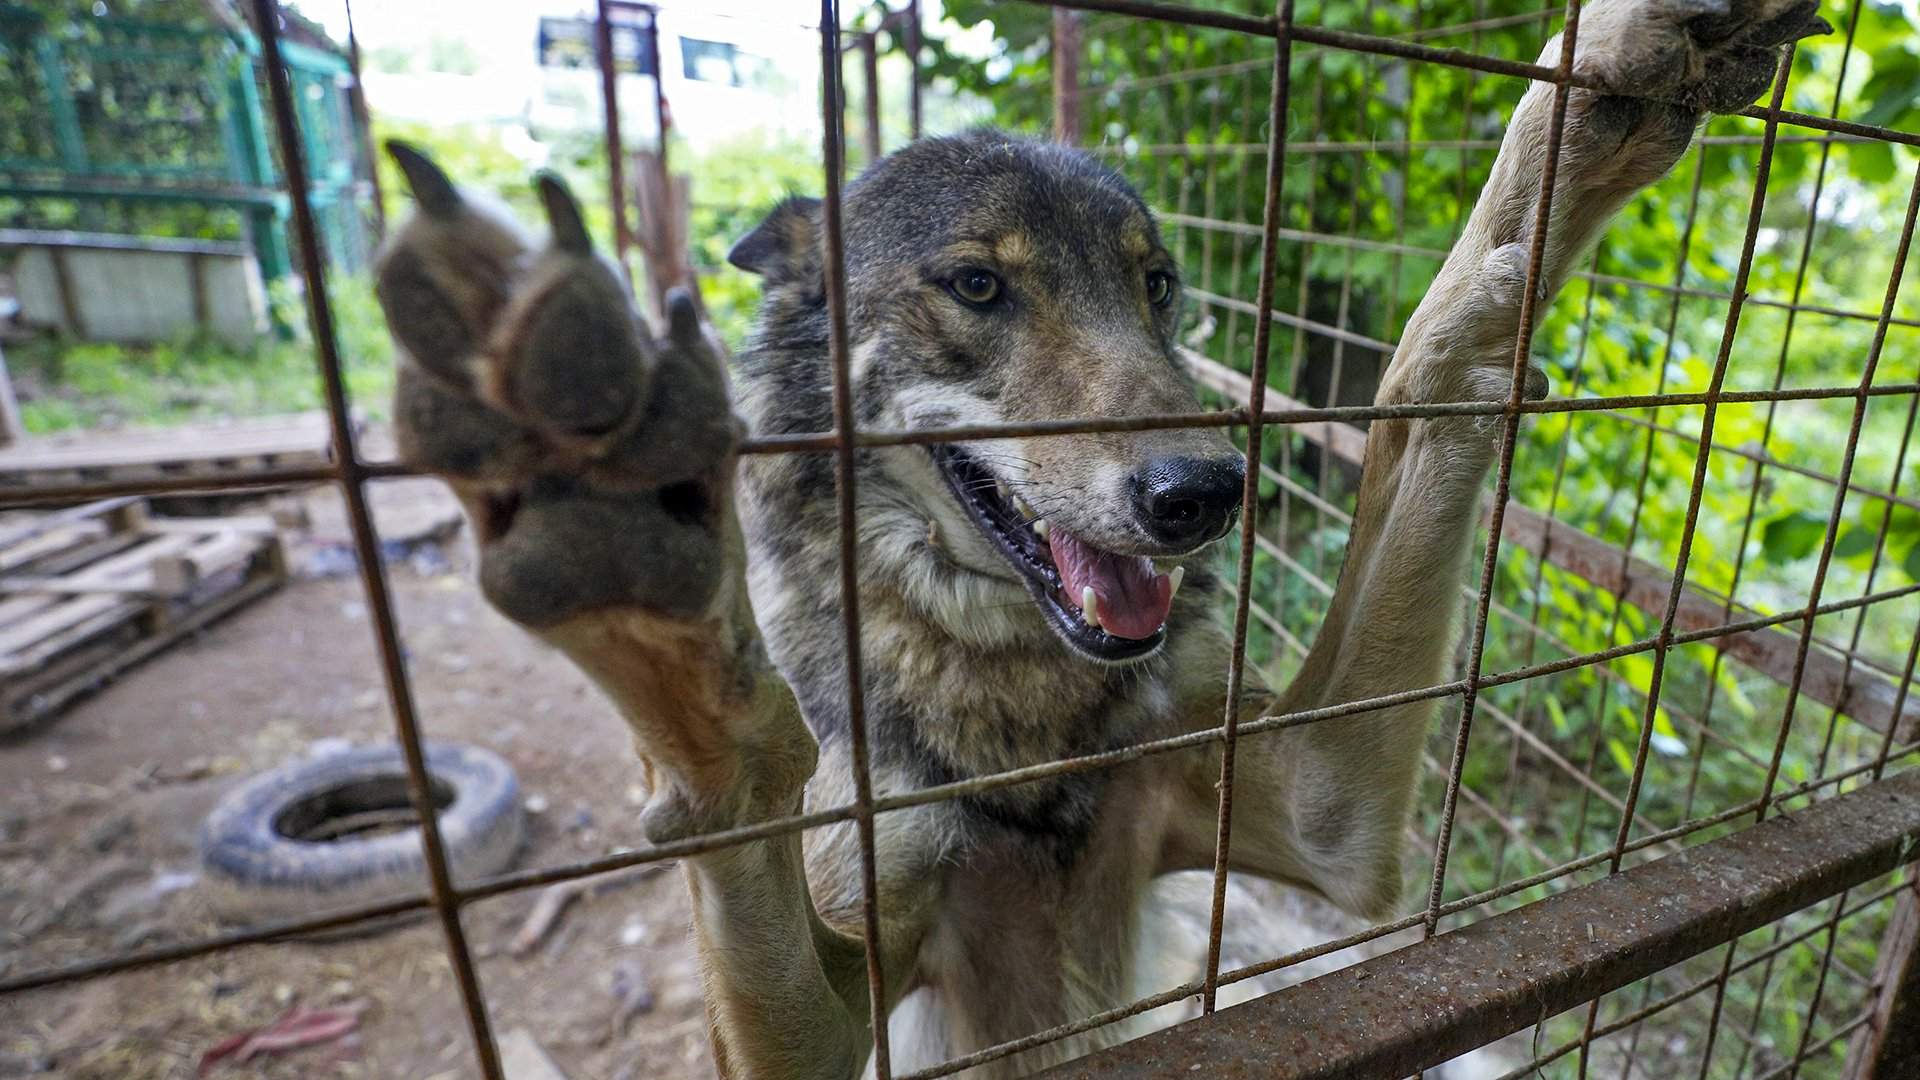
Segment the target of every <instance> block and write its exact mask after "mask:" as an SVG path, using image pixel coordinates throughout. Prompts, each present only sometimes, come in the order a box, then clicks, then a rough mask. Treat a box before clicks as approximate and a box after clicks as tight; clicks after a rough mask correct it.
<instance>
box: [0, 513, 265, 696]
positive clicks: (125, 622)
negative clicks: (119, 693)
mask: <svg viewBox="0 0 1920 1080" xmlns="http://www.w3.org/2000/svg"><path fill="white" fill-rule="evenodd" d="M286 578H287V566H286V557H285V552H284V549H283V548H282V547H281V544H280V535H279V526H278V525H277V523H276V522H275V521H274V520H273V519H272V518H269V517H265V516H261V517H226V518H160V517H154V516H152V515H150V514H149V513H148V512H147V504H146V502H145V501H144V500H141V499H131V498H128V499H107V500H104V501H101V502H96V503H90V504H88V505H86V506H80V507H74V508H72V509H69V510H61V511H58V512H55V513H24V512H23V513H16V514H7V515H0V732H6V731H11V730H13V729H16V728H20V727H23V726H25V725H28V724H31V723H33V722H35V721H38V720H41V719H43V718H45V717H47V716H50V715H52V714H53V713H56V712H58V711H59V710H61V709H63V708H65V707H66V706H67V705H68V704H70V703H71V702H73V701H74V700H75V699H77V698H79V697H80V696H81V695H83V694H86V693H89V692H91V691H93V690H94V689H97V688H98V687H100V686H101V685H102V684H104V683H105V682H106V681H107V680H109V679H111V678H113V677H114V676H115V675H118V674H119V673H120V672H122V671H125V670H126V669H127V668H129V667H131V666H133V665H134V664H137V663H139V662H140V661H142V660H144V659H146V658H147V657H149V656H152V655H153V654H154V653H157V652H159V651H160V650H162V649H165V648H166V647H167V646H169V645H172V644H173V643H174V642H176V641H179V640H180V639H181V638H182V637H184V636H186V635H187V634H190V633H192V632H193V631H195V630H198V629H200V628H201V627H203V626H205V625H207V624H208V623H210V622H212V621H213V620H215V619H218V618H220V617H221V616H222V615H226V614H227V613H229V612H232V611H234V610H236V609H238V608H239V607H241V606H243V605H245V604H247V603H248V602H250V601H252V600H254V599H256V598H257V597H260V596H262V595H264V594H266V593H267V592H270V591H272V590H273V589H276V588H278V587H279V586H280V585H281V584H282V583H283V582H285V581H286Z"/></svg>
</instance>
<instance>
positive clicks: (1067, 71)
mask: <svg viewBox="0 0 1920 1080" xmlns="http://www.w3.org/2000/svg"><path fill="white" fill-rule="evenodd" d="M1053 141H1055V142H1059V143H1065V144H1066V145H1068V146H1078V145H1079V144H1080V13H1079V12H1078V11H1069V10H1067V9H1065V8H1054V9H1053Z"/></svg>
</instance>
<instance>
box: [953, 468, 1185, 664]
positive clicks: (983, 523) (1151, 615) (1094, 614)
mask: <svg viewBox="0 0 1920 1080" xmlns="http://www.w3.org/2000/svg"><path fill="white" fill-rule="evenodd" d="M933 460H934V464H935V466H936V467H938V468H939V470H940V474H941V475H942V476H944V477H946V479H947V484H948V486H949V487H951V488H952V489H953V495H954V498H955V499H957V500H959V503H960V505H961V506H962V507H963V508H964V509H965V510H966V512H967V516H968V517H969V518H971V519H972V520H973V523H974V525H975V526H977V527H978V528H979V529H980V532H981V533H982V534H983V535H984V536H986V538H987V541H988V543H990V544H992V545H993V547H994V548H995V549H997V550H998V551H999V552H1000V554H1001V555H1002V556H1004V557H1005V558H1006V560H1007V562H1008V563H1009V564H1011V565H1012V566H1013V568H1014V569H1015V570H1017V571H1019V573H1020V577H1021V580H1022V581H1024V582H1025V583H1026V586H1027V591H1028V592H1029V593H1031V594H1032V595H1033V599H1034V602H1035V603H1036V604H1038V605H1039V607H1040V610H1041V611H1042V612H1043V613H1045V614H1046V616H1047V618H1048V619H1050V620H1051V621H1052V623H1053V626H1054V629H1055V630H1057V631H1058V632H1059V634H1060V636H1061V637H1063V638H1065V639H1066V641H1067V643H1068V644H1069V645H1071V646H1073V647H1074V648H1075V649H1078V650H1079V651H1081V652H1082V653H1085V654H1086V655H1088V656H1090V657H1092V658H1094V659H1096V660H1105V661H1109V662H1112V661H1122V660H1133V659H1137V658H1139V657H1142V656H1145V655H1147V654H1148V653H1151V652H1153V651H1154V650H1155V649H1157V648H1159V647H1160V644H1161V642H1163V641H1165V640H1166V637H1167V613H1168V612H1169V611H1171V610H1172V609H1173V594H1174V592H1175V590H1177V589H1179V587H1180V577H1181V573H1182V571H1181V570H1180V569H1179V568H1175V569H1174V571H1173V572H1172V573H1171V574H1162V573H1159V572H1158V571H1156V570H1155V569H1154V566H1153V560H1151V559H1148V558H1146V557H1145V556H1140V555H1121V554H1117V553H1115V552H1111V551H1105V550H1102V549H1101V548H1098V547H1095V546H1094V545H1092V544H1090V543H1087V542H1086V541H1085V540H1082V539H1080V538H1079V537H1077V536H1074V535H1073V534H1072V533H1070V532H1068V531H1066V530H1065V529H1063V528H1060V527H1058V526H1051V525H1049V523H1048V522H1047V521H1046V520H1045V519H1044V518H1041V517H1038V516H1037V515H1035V514H1034V513H1033V511H1032V510H1031V509H1030V508H1029V507H1027V506H1026V505H1025V504H1024V500H1022V499H1021V498H1020V496H1019V495H1017V494H1015V493H1014V492H1012V491H1010V490H1008V489H1007V487H1006V486H1005V485H1004V484H1002V483H1001V482H1000V481H999V479H998V478H997V477H995V476H994V475H993V474H992V473H991V472H989V471H988V470H987V468H986V467H985V466H983V465H981V464H980V463H979V462H977V461H975V460H974V459H973V458H972V457H971V456H969V455H968V454H967V452H966V451H964V450H962V449H960V448H959V447H957V446H953V445H950V444H943V445H939V446H936V447H934V448H933Z"/></svg>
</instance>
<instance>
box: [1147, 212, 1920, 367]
mask: <svg viewBox="0 0 1920 1080" xmlns="http://www.w3.org/2000/svg"><path fill="white" fill-rule="evenodd" d="M1158 217H1159V218H1160V220H1162V221H1164V222H1166V223H1167V224H1170V225H1179V226H1182V227H1191V228H1198V229H1218V230H1220V231H1221V232H1225V233H1238V234H1241V235H1246V236H1257V235H1259V231H1260V226H1258V225H1249V224H1248V223H1246V222H1244V221H1226V220H1220V219H1215V218H1199V217H1193V216H1192V215H1188V214H1180V213H1175V212H1170V211H1165V210H1162V211H1159V213H1158ZM1279 235H1280V238H1281V239H1283V240H1297V241H1299V242H1301V243H1303V244H1306V243H1313V244H1328V245H1331V246H1334V247H1352V248H1358V249H1360V250H1361V251H1378V252H1383V253H1385V254H1388V255H1413V256H1418V257H1420V258H1425V259H1432V260H1433V261H1434V262H1435V263H1439V262H1442V261H1444V260H1445V259H1446V257H1447V253H1446V252H1445V251H1443V250H1441V249H1440V248H1430V247H1422V246H1420V245H1418V244H1408V243H1405V242H1402V241H1397V240H1374V239H1370V238H1367V237H1355V236H1344V235H1340V234H1337V233H1323V232H1315V231H1313V230H1310V229H1281V230H1280V234H1279ZM1572 276H1573V277H1574V278H1576V279H1580V280H1585V281H1594V282H1599V283H1600V284H1602V285H1609V286H1613V287H1617V288H1620V289H1624V290H1626V291H1628V292H1645V293H1661V294H1667V293H1674V294H1678V295H1680V296H1684V297H1688V298H1691V299H1700V300H1714V301H1718V302H1720V303H1727V302H1729V301H1731V300H1732V299H1733V296H1732V294H1730V293H1724V292H1720V291H1718V290H1715V289H1704V288H1700V287H1698V286H1673V285H1668V284H1664V283H1661V282H1655V281H1641V280H1639V279H1637V278H1630V277H1621V276H1620V275H1618V274H1602V273H1598V272H1595V271H1592V270H1576V271H1574V272H1573V275H1572ZM1235 302H1236V303H1243V304H1244V303H1246V301H1244V300H1240V301H1235ZM1746 303H1748V304H1750V305H1752V306H1754V307H1767V308H1776V309H1780V310H1784V311H1802V312H1806V313H1807V314H1810V315H1824V316H1827V317H1829V318H1835V319H1852V320H1855V321H1858V322H1871V323H1877V322H1879V321H1880V315H1879V313H1878V312H1873V311H1849V310H1847V309H1845V308H1836V307H1831V306H1828V305H1824V304H1805V303H1798V302H1794V303H1789V302H1787V301H1785V300H1770V299H1768V298H1766V297H1763V296H1755V295H1749V296H1748V297H1747V298H1746ZM1892 323H1893V325H1895V326H1901V327H1906V328H1909V329H1920V319H1914V318H1907V317H1905V316H1895V317H1894V318H1893V320H1892ZM1383 344H1386V345H1387V347H1388V349H1389V350H1391V349H1392V347H1393V343H1391V342H1383Z"/></svg>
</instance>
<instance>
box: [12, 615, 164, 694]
mask: <svg viewBox="0 0 1920 1080" xmlns="http://www.w3.org/2000/svg"><path fill="white" fill-rule="evenodd" d="M147 608H148V605H147V604H146V602H145V601H142V600H139V599H134V598H130V597H127V596H82V597H79V598H78V599H75V600H71V601H69V602H67V603H65V604H62V605H60V607H58V608H56V609H55V610H54V611H52V612H49V613H48V614H49V616H57V617H58V620H57V622H56V623H55V624H54V626H55V628H54V629H53V630H51V631H49V632H47V633H43V634H40V635H39V636H37V637H35V638H33V639H31V640H30V641H28V642H25V643H23V644H20V645H16V646H15V647H14V648H12V649H9V650H8V654H7V655H6V656H0V677H5V676H11V675H16V674H18V673H20V672H23V671H33V670H34V669H36V668H39V667H42V666H44V665H45V664H46V663H47V661H49V660H51V659H53V658H54V657H56V656H58V655H60V654H61V653H62V652H64V651H66V650H67V649H70V648H73V647H75V646H77V645H80V644H82V643H84V642H86V641H87V640H88V639H90V638H92V637H94V636H95V635H97V634H104V633H107V632H108V631H111V630H113V629H114V628H116V627H118V626H121V625H123V624H125V623H126V622H127V621H128V620H130V619H134V618H138V617H139V616H140V615H142V614H144V613H145V612H146V611H147Z"/></svg>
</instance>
